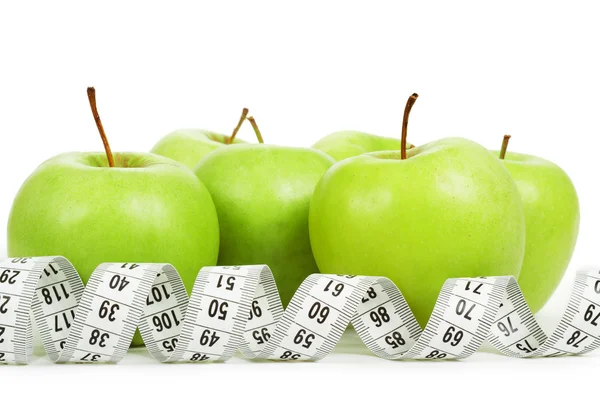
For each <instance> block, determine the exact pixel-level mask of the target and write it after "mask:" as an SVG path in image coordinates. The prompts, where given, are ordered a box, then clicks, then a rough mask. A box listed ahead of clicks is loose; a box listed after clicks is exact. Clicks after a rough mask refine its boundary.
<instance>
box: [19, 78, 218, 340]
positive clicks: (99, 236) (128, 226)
mask: <svg viewBox="0 0 600 400" xmlns="http://www.w3.org/2000/svg"><path fill="white" fill-rule="evenodd" d="M88 97H89V101H90V105H91V108H92V112H93V115H94V119H95V121H96V125H97V127H98V130H99V132H100V136H101V137H102V141H103V143H104V149H105V153H65V154H60V155H58V156H56V157H53V158H51V159H49V160H48V161H46V162H44V163H42V164H41V165H40V166H39V167H38V168H37V169H36V170H35V171H34V172H33V173H32V174H31V175H30V176H29V178H27V180H26V181H25V182H24V183H23V185H22V186H21V188H20V190H19V192H18V193H17V195H16V197H15V199H14V202H13V205H12V209H11V212H10V216H9V220H8V255H9V256H10V257H31V256H47V255H62V256H65V257H67V258H68V259H69V260H70V261H71V262H72V263H73V264H74V265H75V267H76V269H77V271H78V272H79V274H80V275H81V278H82V279H83V281H84V283H85V282H87V280H88V278H89V277H90V275H91V274H92V272H93V271H94V269H95V268H96V267H97V266H98V265H99V264H101V263H103V262H125V261H127V262H164V263H171V264H173V265H174V266H175V267H176V268H177V270H178V271H179V273H180V275H181V277H182V279H183V282H184V283H185V286H186V288H187V290H188V291H190V292H191V289H192V286H193V284H194V281H195V278H196V275H197V273H198V271H199V269H200V268H201V267H202V266H205V265H215V263H216V261H217V256H218V249H219V224H218V220H217V213H216V210H215V206H214V204H213V202H212V199H211V197H210V194H209V192H208V190H207V189H206V187H205V186H204V185H203V184H202V183H201V182H200V181H199V180H198V179H197V178H196V176H195V175H194V174H193V172H192V171H190V170H189V169H188V168H186V167H185V166H183V165H182V164H180V163H178V162H176V161H173V160H170V159H168V158H166V157H162V156H159V155H156V154H150V153H128V152H124V153H114V154H113V153H112V151H111V149H110V146H109V144H108V140H107V139H106V135H105V133H104V128H103V126H102V122H101V121H100V117H99V115H98V111H97V109H96V96H95V90H94V88H88ZM55 300H56V301H60V299H58V298H57V299H55ZM141 343H142V341H141V337H140V336H139V335H137V336H136V338H135V339H134V344H141Z"/></svg>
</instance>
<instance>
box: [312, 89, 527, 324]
mask: <svg viewBox="0 0 600 400" xmlns="http://www.w3.org/2000/svg"><path fill="white" fill-rule="evenodd" d="M416 99H417V95H416V94H413V95H412V96H410V97H409V100H408V102H407V104H406V109H405V111H404V121H403V125H402V140H401V147H400V151H379V152H373V153H367V154H363V155H359V156H355V157H352V158H349V159H346V160H344V161H340V162H339V163H337V164H336V165H334V166H333V167H332V168H331V169H329V170H328V171H327V172H326V173H325V175H323V178H322V179H321V180H320V181H319V183H318V184H317V187H316V189H315V192H314V195H313V198H312V201H311V203H310V211H309V233H310V243H311V246H312V250H313V254H314V257H315V260H316V261H317V265H318V267H319V270H320V271H321V272H323V273H334V274H361V275H382V276H387V277H388V278H390V279H391V280H392V281H394V283H395V284H396V285H397V286H398V287H399V288H400V290H401V291H402V293H403V294H404V296H405V298H406V300H407V302H408V303H409V305H410V307H411V309H412V311H413V313H414V314H415V316H416V318H417V320H418V321H419V323H420V324H421V325H422V326H424V325H425V324H426V322H427V320H428V318H429V316H430V314H431V311H432V310H433V306H434V304H435V301H436V299H437V297H438V295H439V292H440V289H441V287H442V285H443V283H444V282H445V281H446V279H448V278H451V277H469V276H482V275H513V276H515V277H518V275H519V270H520V268H521V263H522V261H523V254H524V250H525V216H524V214H523V205H522V203H521V199H520V196H519V191H518V189H517V187H516V185H515V183H514V182H513V180H512V178H511V176H510V174H509V173H508V171H507V170H506V168H504V167H503V166H502V163H501V162H500V161H499V160H498V159H497V157H494V156H493V155H492V154H490V152H489V151H488V150H486V149H485V148H483V147H482V146H480V145H479V144H477V143H475V142H472V141H470V140H467V139H462V138H447V139H441V140H438V141H435V142H431V143H428V144H425V145H423V146H418V147H414V148H412V149H407V148H406V127H407V124H408V114H409V112H410V108H411V107H412V104H414V102H415V100H416Z"/></svg>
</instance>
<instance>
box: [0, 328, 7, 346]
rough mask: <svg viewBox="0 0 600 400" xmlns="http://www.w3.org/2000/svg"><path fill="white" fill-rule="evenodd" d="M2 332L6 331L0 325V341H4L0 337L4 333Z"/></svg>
mask: <svg viewBox="0 0 600 400" xmlns="http://www.w3.org/2000/svg"><path fill="white" fill-rule="evenodd" d="M4 332H6V328H5V327H3V326H0V343H4V339H2V335H4Z"/></svg>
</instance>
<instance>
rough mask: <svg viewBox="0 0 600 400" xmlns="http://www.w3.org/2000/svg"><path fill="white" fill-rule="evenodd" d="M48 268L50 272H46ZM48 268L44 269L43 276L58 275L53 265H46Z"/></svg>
mask: <svg viewBox="0 0 600 400" xmlns="http://www.w3.org/2000/svg"><path fill="white" fill-rule="evenodd" d="M48 268H49V269H50V271H48ZM48 268H44V274H46V276H50V275H52V274H54V275H58V270H57V269H56V268H54V264H52V263H50V264H48Z"/></svg>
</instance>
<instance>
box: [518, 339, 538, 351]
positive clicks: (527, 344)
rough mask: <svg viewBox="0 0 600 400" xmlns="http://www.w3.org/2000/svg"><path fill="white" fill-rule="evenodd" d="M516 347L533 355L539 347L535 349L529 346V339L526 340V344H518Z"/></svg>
mask: <svg viewBox="0 0 600 400" xmlns="http://www.w3.org/2000/svg"><path fill="white" fill-rule="evenodd" d="M516 347H517V349H519V350H521V351H524V352H525V353H533V352H534V351H536V350H537V347H533V346H532V345H531V344H529V342H528V341H527V339H526V340H525V343H517V345H516Z"/></svg>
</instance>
